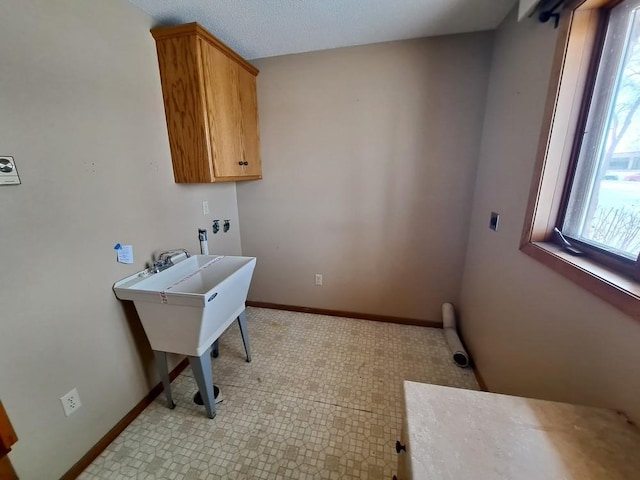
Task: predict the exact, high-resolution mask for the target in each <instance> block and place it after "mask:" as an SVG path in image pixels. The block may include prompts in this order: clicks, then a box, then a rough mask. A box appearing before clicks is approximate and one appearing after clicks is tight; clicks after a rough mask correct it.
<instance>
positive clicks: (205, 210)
mask: <svg viewBox="0 0 640 480" xmlns="http://www.w3.org/2000/svg"><path fill="white" fill-rule="evenodd" d="M202 214H203V215H209V201H208V200H203V201H202Z"/></svg>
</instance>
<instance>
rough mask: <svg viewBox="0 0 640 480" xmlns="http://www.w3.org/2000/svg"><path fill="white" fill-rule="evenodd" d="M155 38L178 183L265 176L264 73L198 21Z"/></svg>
mask: <svg viewBox="0 0 640 480" xmlns="http://www.w3.org/2000/svg"><path fill="white" fill-rule="evenodd" d="M151 34H152V35H153V37H154V38H155V40H156V48H157V50H158V63H159V66H160V79H161V81H162V94H163V97H164V109H165V114H166V117H167V129H168V131H169V144H170V146H171V156H172V159H173V174H174V178H175V181H176V183H209V182H235V181H240V180H256V179H259V178H262V163H261V159H260V133H259V129H258V99H257V94H256V76H257V75H258V69H257V68H255V67H254V66H253V65H251V64H250V63H248V62H247V61H246V60H244V59H243V58H242V57H240V55H238V54H237V53H236V52H234V51H233V50H231V49H230V48H229V47H227V46H226V45H225V44H224V43H222V42H221V41H220V40H218V39H217V38H215V37H214V36H213V35H211V34H210V33H209V32H207V31H206V30H205V29H204V28H202V27H201V26H200V25H198V24H197V23H189V24H186V25H179V26H175V27H161V28H154V29H152V30H151Z"/></svg>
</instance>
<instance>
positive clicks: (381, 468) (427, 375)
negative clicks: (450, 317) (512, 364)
mask: <svg viewBox="0 0 640 480" xmlns="http://www.w3.org/2000/svg"><path fill="white" fill-rule="evenodd" d="M247 318H248V323H249V335H250V338H251V347H252V350H253V352H252V353H253V362H251V363H246V362H245V359H244V353H243V347H242V340H241V337H240V333H239V330H238V327H237V324H234V325H232V326H231V327H230V328H229V329H228V330H227V332H225V333H224V335H222V337H221V338H220V356H219V358H217V359H215V360H214V361H213V376H214V382H215V383H216V385H219V386H220V388H221V391H222V395H221V397H222V399H223V401H222V403H219V404H218V405H217V416H216V418H215V419H213V420H210V419H208V418H206V416H205V414H204V407H201V406H197V405H195V404H194V403H193V401H192V397H193V394H194V393H195V392H196V391H197V387H196V385H195V381H194V379H193V375H192V373H191V370H190V369H187V370H185V371H184V372H183V373H182V374H181V375H180V376H179V377H178V378H177V379H176V380H175V381H174V382H173V384H172V391H173V394H174V401H175V402H176V404H177V407H176V408H175V410H169V409H168V408H166V407H165V400H164V396H160V397H158V399H156V400H155V401H154V402H153V403H152V404H151V405H150V406H149V407H148V408H147V409H146V410H145V411H144V412H143V413H142V414H141V415H140V416H139V417H138V418H137V419H136V420H135V421H134V422H133V423H132V424H131V425H129V427H127V429H126V430H125V431H124V432H123V433H122V434H121V435H120V436H119V437H118V438H117V439H116V440H114V442H113V443H112V444H111V445H109V447H108V448H107V449H106V450H105V451H104V452H103V453H102V455H100V457H99V458H97V459H96V460H95V461H94V462H93V463H92V464H91V465H90V466H89V467H88V468H87V470H86V471H85V472H84V473H83V474H82V475H81V476H80V478H81V479H84V480H90V479H130V478H135V479H175V480H178V479H184V480H204V479H213V478H225V479H226V478H229V479H254V478H255V479H281V478H282V479H285V478H300V479H310V478H314V479H315V478H322V479H324V478H326V479H343V478H349V479H391V477H392V475H393V474H394V473H395V470H396V452H395V442H396V439H398V438H399V434H400V429H401V426H402V409H403V400H402V381H403V380H413V381H417V382H426V383H435V384H439V385H447V386H455V387H460V388H470V389H478V384H477V382H476V379H475V377H474V375H473V372H472V371H471V370H470V369H460V368H458V367H457V366H455V364H454V363H453V361H452V360H451V358H450V354H449V351H448V349H447V345H446V343H445V340H444V335H443V333H442V330H440V329H433V328H425V327H413V326H405V325H395V324H390V323H380V322H370V321H366V320H353V319H347V318H337V317H327V316H321V315H311V314H302V313H293V312H284V311H279V310H267V309H259V308H248V309H247Z"/></svg>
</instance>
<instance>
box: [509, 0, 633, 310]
mask: <svg viewBox="0 0 640 480" xmlns="http://www.w3.org/2000/svg"><path fill="white" fill-rule="evenodd" d="M568 3H569V5H568V6H567V7H565V11H564V13H563V15H562V17H561V24H560V32H559V35H558V38H559V41H558V45H557V48H556V54H555V57H554V65H553V70H552V71H553V78H552V81H551V85H550V89H549V95H548V98H547V105H546V112H545V118H544V123H543V128H542V131H541V137H540V144H539V149H538V161H537V164H536V169H535V175H534V179H533V184H532V188H531V195H530V201H529V210H528V212H527V218H526V220H525V225H524V231H523V236H522V242H521V250H522V251H523V252H525V253H527V254H529V255H530V256H532V257H533V258H535V259H537V260H539V261H541V262H543V263H545V264H546V265H548V266H550V267H551V268H553V269H555V270H556V271H558V272H559V273H561V274H563V275H564V276H566V277H568V278H569V279H571V280H572V281H574V282H576V283H578V284H579V285H581V286H583V287H585V288H587V289H588V290H589V291H591V292H592V293H594V294H596V295H598V296H600V297H601V298H603V299H605V300H607V301H608V302H610V303H612V304H613V305H615V306H617V307H618V308H620V309H622V310H624V311H625V312H627V313H632V314H633V315H639V314H640V268H639V267H638V264H639V257H640V169H637V167H638V166H640V164H639V162H638V160H639V159H640V0H622V1H620V0H612V1H603V0H574V1H573V2H568ZM559 232H561V233H559ZM567 242H568V243H567ZM569 246H570V247H569Z"/></svg>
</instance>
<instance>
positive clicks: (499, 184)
mask: <svg viewBox="0 0 640 480" xmlns="http://www.w3.org/2000/svg"><path fill="white" fill-rule="evenodd" d="M556 33H557V31H555V30H554V29H553V26H552V25H550V24H540V23H538V22H537V21H536V20H535V19H531V20H526V21H523V22H521V23H519V24H517V23H516V20H515V11H514V12H512V14H511V15H510V16H509V17H508V18H507V19H506V20H505V22H504V23H503V25H502V26H501V27H500V28H499V30H498V32H497V36H496V43H495V47H494V53H493V61H492V69H491V77H490V80H489V93H488V100H487V108H486V113H485V121H484V132H483V137H482V146H481V149H480V160H479V166H478V178H477V181H476V191H475V196H474V199H473V211H472V216H471V225H470V234H469V247H468V250H467V261H466V265H465V270H464V278H463V282H462V294H461V297H462V298H461V307H460V310H461V321H462V330H463V334H464V337H465V339H466V342H467V345H468V347H469V349H470V351H471V353H472V355H473V357H474V359H475V361H476V363H477V366H478V368H479V370H480V372H481V373H482V376H483V377H484V379H485V381H486V383H487V385H488V387H489V389H490V390H492V391H496V392H505V393H510V394H517V395H525V396H531V397H538V398H545V399H552V400H561V401H569V402H575V403H581V404H589V405H596V406H604V407H611V408H616V409H621V410H624V411H626V413H627V414H628V415H630V416H631V417H632V418H634V419H635V420H636V421H640V402H639V401H638V399H639V398H640V348H638V346H639V345H640V321H638V319H634V318H631V317H628V316H626V315H624V314H622V313H621V312H619V311H618V310H616V309H614V308H612V307H611V306H609V305H608V304H606V303H604V302H602V301H601V300H599V299H598V298H596V297H594V296H593V295H591V294H589V293H587V292H586V291H585V290H583V289H581V288H579V287H578V286H576V285H574V284H573V283H570V282H569V281H568V280H566V279H564V278H563V277H561V276H559V275H558V274H556V273H555V272H553V271H551V270H550V269H548V268H547V267H545V266H543V265H542V264H540V263H537V262H536V261H535V260H533V259H531V258H530V257H528V256H526V255H525V254H523V253H522V252H520V251H519V250H518V245H519V241H520V235H521V232H522V226H523V222H524V215H525V210H526V204H527V201H528V196H529V187H530V184H531V178H532V174H533V166H534V162H535V155H536V150H537V146H538V136H539V133H540V127H541V123H542V115H543V109H544V103H545V100H546V95H547V87H548V82H549V78H550V69H551V62H552V57H553V52H554V47H555V42H556ZM491 211H496V212H499V213H500V214H501V217H500V229H499V231H498V232H493V231H491V230H489V228H488V225H489V216H490V213H491Z"/></svg>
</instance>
